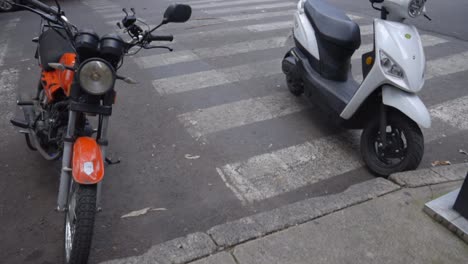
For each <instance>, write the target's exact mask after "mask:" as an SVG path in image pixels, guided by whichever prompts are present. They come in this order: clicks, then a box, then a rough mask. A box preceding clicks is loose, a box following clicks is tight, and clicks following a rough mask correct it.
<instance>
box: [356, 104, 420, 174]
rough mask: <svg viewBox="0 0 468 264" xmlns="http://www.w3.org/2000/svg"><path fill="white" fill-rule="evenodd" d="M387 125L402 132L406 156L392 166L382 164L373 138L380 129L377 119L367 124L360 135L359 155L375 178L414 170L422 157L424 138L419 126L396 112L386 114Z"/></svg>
mask: <svg viewBox="0 0 468 264" xmlns="http://www.w3.org/2000/svg"><path fill="white" fill-rule="evenodd" d="M387 123H388V125H390V126H395V127H397V128H399V129H400V130H401V131H403V133H404V135H405V139H406V143H407V148H406V155H405V157H404V158H403V160H402V161H401V162H400V163H398V164H395V165H394V166H388V165H387V164H385V163H384V162H382V161H381V160H380V159H379V157H378V154H377V153H376V151H375V145H374V144H375V138H376V134H377V133H378V131H379V128H380V120H379V118H378V117H377V118H374V119H373V120H372V121H371V122H369V123H368V124H367V126H366V127H365V128H364V131H363V133H362V135H361V154H362V158H363V160H364V162H365V163H366V165H367V167H368V169H369V170H370V171H371V172H372V173H373V174H376V175H377V176H382V177H388V176H389V175H391V174H393V173H397V172H402V171H408V170H415V169H416V168H417V167H418V166H419V164H420V163H421V160H422V157H423V155H424V137H423V134H422V132H421V129H420V128H419V126H418V125H417V124H416V123H415V122H414V121H413V120H411V119H409V118H408V117H407V116H405V115H403V114H401V113H400V112H397V111H391V112H389V113H388V117H387Z"/></svg>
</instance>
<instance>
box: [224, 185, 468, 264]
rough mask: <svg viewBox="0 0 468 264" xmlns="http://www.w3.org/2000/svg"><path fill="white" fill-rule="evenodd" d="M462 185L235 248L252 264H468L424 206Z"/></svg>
mask: <svg viewBox="0 0 468 264" xmlns="http://www.w3.org/2000/svg"><path fill="white" fill-rule="evenodd" d="M459 185H460V183H459V182H457V183H446V184H444V185H443V186H442V187H439V188H438V189H437V193H434V192H435V191H434V190H433V189H432V190H431V188H430V187H421V188H415V189H402V190H399V191H397V192H394V193H391V194H388V195H385V196H383V197H379V198H377V199H374V200H371V201H368V202H366V203H362V204H359V205H355V206H353V207H351V208H346V209H344V210H341V211H338V212H335V213H333V214H330V215H327V216H324V217H322V218H319V219H316V220H313V221H311V222H307V223H305V224H302V225H299V226H296V227H292V228H289V229H287V230H284V231H281V232H278V233H275V234H271V235H268V236H266V237H263V238H260V239H257V240H253V241H250V242H247V243H245V244H242V245H239V246H237V247H235V248H234V251H233V254H234V256H235V258H236V259H237V260H238V263H239V264H249V263H258V264H263V263H265V264H266V263H268V264H273V263H278V264H279V263H281V264H284V263H295V264H301V263H304V264H306V263H307V264H308V263H327V264H333V263H379V264H381V263H382V264H385V263H421V264H422V263H424V264H425V263H454V264H455V263H457V264H459V263H468V245H467V244H465V243H464V242H463V241H462V240H460V239H459V238H458V237H456V236H454V235H453V234H452V233H451V232H450V231H449V230H447V229H445V228H444V227H443V226H441V225H439V224H438V223H437V222H435V221H433V220H432V219H431V218H430V217H428V216H427V215H426V214H425V213H424V212H423V211H422V207H423V205H424V203H425V202H426V201H428V200H431V198H432V197H433V196H432V195H438V194H440V193H445V192H447V191H449V190H452V189H453V188H455V187H457V186H459Z"/></svg>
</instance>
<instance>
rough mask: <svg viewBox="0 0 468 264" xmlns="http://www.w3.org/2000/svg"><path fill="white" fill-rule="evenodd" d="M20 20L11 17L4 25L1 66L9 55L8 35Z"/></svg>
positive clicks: (1, 41)
mask: <svg viewBox="0 0 468 264" xmlns="http://www.w3.org/2000/svg"><path fill="white" fill-rule="evenodd" d="M19 21H20V18H14V19H11V20H9V21H8V22H7V23H6V24H5V25H4V26H3V27H2V31H1V32H0V67H1V66H3V61H4V60H5V56H6V55H7V50H8V41H9V39H8V37H7V35H8V34H10V32H11V31H12V30H13V29H14V28H16V25H17V24H18V23H19ZM0 87H1V86H0Z"/></svg>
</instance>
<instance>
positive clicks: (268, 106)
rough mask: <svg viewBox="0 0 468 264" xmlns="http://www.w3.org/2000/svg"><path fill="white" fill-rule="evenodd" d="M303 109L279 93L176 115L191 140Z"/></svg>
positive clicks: (288, 97)
mask: <svg viewBox="0 0 468 264" xmlns="http://www.w3.org/2000/svg"><path fill="white" fill-rule="evenodd" d="M302 109H304V106H303V105H301V104H299V103H298V99H297V98H294V97H292V96H291V95H290V94H288V93H285V92H281V93H275V94H272V95H269V96H265V97H261V98H250V99H246V100H242V101H237V102H234V103H230V104H224V105H220V106H214V107H211V108H207V109H200V110H197V111H194V112H190V113H186V114H182V115H180V116H179V117H178V118H179V119H180V120H181V121H182V123H184V124H186V125H187V131H188V132H189V133H190V134H191V135H192V136H193V137H194V138H200V137H202V136H203V135H206V134H209V133H214V132H217V131H221V130H226V129H229V128H233V127H239V126H244V125H247V124H252V123H256V122H261V121H264V120H269V119H272V118H278V117H281V116H285V115H288V114H291V113H296V112H298V111H300V110H302Z"/></svg>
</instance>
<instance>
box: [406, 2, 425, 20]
mask: <svg viewBox="0 0 468 264" xmlns="http://www.w3.org/2000/svg"><path fill="white" fill-rule="evenodd" d="M425 4H426V0H411V1H410V3H409V5H408V14H409V16H410V17H418V16H420V15H421V14H422V13H423V11H424V5H425Z"/></svg>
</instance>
